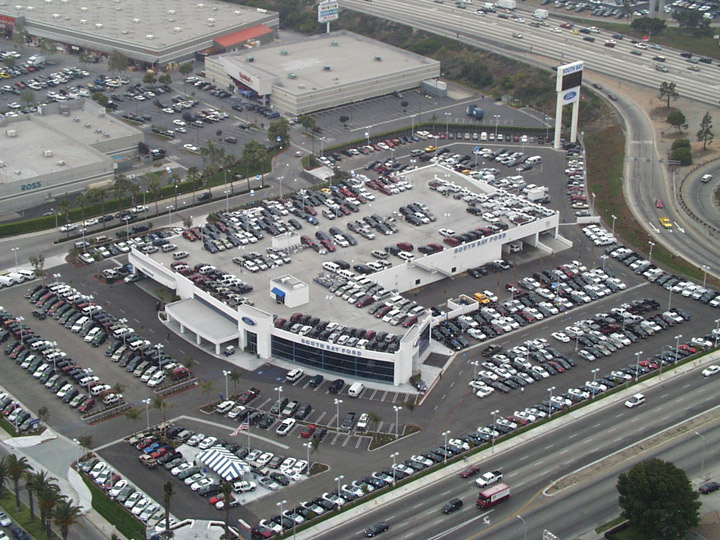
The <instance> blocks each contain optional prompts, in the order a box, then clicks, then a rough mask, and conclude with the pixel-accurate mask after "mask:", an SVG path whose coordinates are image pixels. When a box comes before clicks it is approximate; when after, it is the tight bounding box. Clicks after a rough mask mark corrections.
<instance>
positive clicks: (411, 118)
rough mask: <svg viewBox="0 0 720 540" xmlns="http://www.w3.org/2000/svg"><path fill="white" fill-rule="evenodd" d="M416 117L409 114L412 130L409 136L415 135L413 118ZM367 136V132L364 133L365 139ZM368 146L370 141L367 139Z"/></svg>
mask: <svg viewBox="0 0 720 540" xmlns="http://www.w3.org/2000/svg"><path fill="white" fill-rule="evenodd" d="M416 116H417V114H411V115H410V120H412V124H411V125H412V129H411V130H410V134H411V135H415V117H416ZM367 136H368V134H367V132H366V133H365V137H367ZM369 144H370V139H368V145H369Z"/></svg>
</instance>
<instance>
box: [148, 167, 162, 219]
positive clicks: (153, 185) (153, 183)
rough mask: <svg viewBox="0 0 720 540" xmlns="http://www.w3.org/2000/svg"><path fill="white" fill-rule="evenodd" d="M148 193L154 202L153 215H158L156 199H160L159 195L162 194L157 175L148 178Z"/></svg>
mask: <svg viewBox="0 0 720 540" xmlns="http://www.w3.org/2000/svg"><path fill="white" fill-rule="evenodd" d="M147 188H148V191H149V192H150V194H151V195H152V196H153V200H154V201H155V214H158V213H160V210H158V199H159V198H160V194H161V193H162V187H160V180H159V179H158V177H157V175H156V176H153V177H152V178H150V182H149V183H148V187H147Z"/></svg>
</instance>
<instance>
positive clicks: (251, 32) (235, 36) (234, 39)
mask: <svg viewBox="0 0 720 540" xmlns="http://www.w3.org/2000/svg"><path fill="white" fill-rule="evenodd" d="M271 32H272V29H270V28H268V27H267V26H265V25H264V24H258V25H257V26H253V27H252V28H246V29H245V30H240V31H238V32H233V33H232V34H227V35H224V36H222V37H220V38H217V39H216V40H215V43H217V45H218V47H223V48H225V49H227V48H228V47H232V46H233V45H238V44H239V43H245V42H246V41H247V40H249V39H255V38H259V37H260V36H264V35H266V34H269V33H271Z"/></svg>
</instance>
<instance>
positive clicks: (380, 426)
mask: <svg viewBox="0 0 720 540" xmlns="http://www.w3.org/2000/svg"><path fill="white" fill-rule="evenodd" d="M383 423H384V422H383V421H382V420H381V421H380V423H379V424H378V425H377V427H376V428H375V431H377V432H380V431H382V426H383Z"/></svg>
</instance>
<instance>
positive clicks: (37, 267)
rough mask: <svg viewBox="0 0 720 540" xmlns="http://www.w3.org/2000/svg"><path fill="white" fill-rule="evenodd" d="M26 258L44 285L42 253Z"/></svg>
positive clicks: (34, 273)
mask: <svg viewBox="0 0 720 540" xmlns="http://www.w3.org/2000/svg"><path fill="white" fill-rule="evenodd" d="M28 260H29V261H30V264H31V265H32V267H33V275H34V276H35V277H36V278H39V279H42V280H43V285H44V284H45V255H43V254H42V253H41V254H40V255H33V256H32V257H30V258H29V259H28ZM43 409H45V414H46V415H49V412H48V410H47V407H43V408H42V409H40V411H42V410H43ZM40 411H38V416H39V417H40ZM40 420H42V421H43V422H45V421H44V420H43V419H42V417H40Z"/></svg>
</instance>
